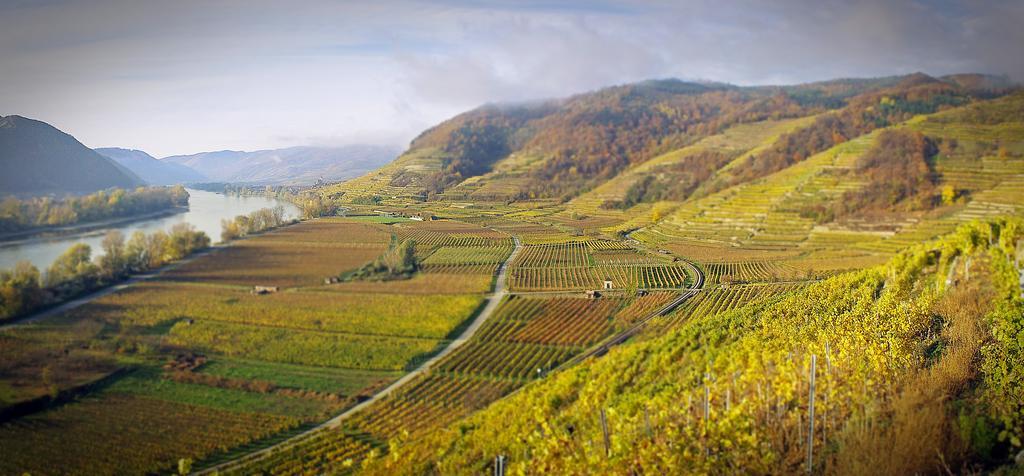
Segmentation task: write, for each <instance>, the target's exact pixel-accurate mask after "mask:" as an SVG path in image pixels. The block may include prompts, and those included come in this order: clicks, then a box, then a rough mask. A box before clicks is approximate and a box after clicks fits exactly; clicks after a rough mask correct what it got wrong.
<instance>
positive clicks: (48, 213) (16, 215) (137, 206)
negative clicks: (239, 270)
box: [0, 185, 188, 232]
mask: <svg viewBox="0 0 1024 476" xmlns="http://www.w3.org/2000/svg"><path fill="white" fill-rule="evenodd" d="M187 205H188V192H186V191H185V188H184V187H182V186H180V185H178V186H174V187H139V188H137V189H135V190H125V189H120V188H115V189H110V190H100V191H98V192H96V193H92V194H89V195H84V196H81V197H67V198H63V199H54V198H52V197H34V198H28V199H19V198H17V197H13V196H9V197H6V198H4V199H3V201H0V232H17V231H26V230H31V229H34V228H42V227H48V226H64V225H74V224H78V223H88V222H92V221H98V220H105V219H110V218H120V217H129V216H133V215H139V214H143V213H152V212H156V211H160V210H166V209H169V208H174V207H183V206H187Z"/></svg>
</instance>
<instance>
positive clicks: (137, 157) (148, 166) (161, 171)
mask: <svg viewBox="0 0 1024 476" xmlns="http://www.w3.org/2000/svg"><path fill="white" fill-rule="evenodd" d="M95 150H96V152H99V153H100V155H103V156H104V157H107V158H109V159H111V160H113V161H115V162H117V163H118V164H121V165H122V166H124V167H125V168H127V169H129V170H131V171H132V172H134V173H135V174H136V175H138V176H139V177H141V178H142V179H143V180H145V181H146V182H147V183H149V184H151V185H174V184H179V183H195V182H205V181H208V179H207V178H206V176H204V175H203V174H201V173H199V172H196V171H195V170H192V169H191V168H189V167H186V166H184V165H181V164H176V163H173V162H166V161H160V160H157V159H156V158H155V157H153V156H152V155H149V154H147V153H146V152H144V151H141V150H135V149H122V148H118V147H104V148H99V149H95Z"/></svg>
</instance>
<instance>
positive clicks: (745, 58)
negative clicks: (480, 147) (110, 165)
mask: <svg viewBox="0 0 1024 476" xmlns="http://www.w3.org/2000/svg"><path fill="white" fill-rule="evenodd" d="M1022 24H1024V1H1021V0H1006V1H1002V0H1000V1H984V0H946V1H937V2H926V1H900V0H888V1H885V0H880V1H845V0H780V1H771V2H768V1H760V0H749V1H728V0H676V1H664V2H662V1H654V0H650V1H644V0H634V1H628V2H625V1H623V2H615V1H602V0H591V1H582V2H569V1H557V0H548V1H530V0H523V1H512V0H504V1H465V0H463V1H455V0H450V1H432V2H414V1H392V0H377V1H367V2H356V1H301V0H293V1H288V2H283V1H273V2H272V1H263V0H237V1H236V0H209V1H190V0H175V1H143V0H126V1H119V0H110V1H87V0H83V1H71V0H40V1H22V0H2V1H0V115H8V114H18V115H22V116H27V117H31V118H34V119H39V120H42V121H46V122H48V123H50V124H53V125H54V126H56V127H58V128H59V129H61V130H64V131H65V132H68V133H70V134H72V135H74V136H75V137H76V138H77V139H79V140H80V141H82V142H83V143H85V144H86V145H88V146H90V147H126V148H135V149H141V150H145V151H147V152H149V153H151V154H152V155H154V156H157V157H163V156H167V155H174V154H189V153H196V152H200V151H209V150H222V149H235V150H256V149H266V148H278V147H288V146H295V145H320V146H332V145H342V144H351V143H369V144H387V145H400V146H404V145H407V144H408V142H409V141H410V140H411V139H412V138H414V137H415V136H416V135H417V134H418V133H419V132H421V131H422V130H424V129H425V128H427V127H430V126H431V125H434V124H437V123H438V122H440V121H443V120H444V119H447V118H449V117H452V116H454V115H456V114H458V113H460V112H463V111H466V110H468V109H472V108H474V107H477V106H479V105H481V104H485V103H490V102H512V101H524V100H533V99H543V98H551V97H561V96H566V95H571V94H575V93H581V92H586V91H590V90H594V89H597V88H600V87H604V86H610V85H615V84H623V83H628V82H633V81H639V80H643V79H652V78H668V77H675V78H680V79H687V80H710V81H720V82H728V83H733V84H737V85H762V84H793V83H801V82H809V81H816V80H825V79H833V78H839V77H873V76H886V75H894V74H906V73H911V72H916V71H922V72H925V73H928V74H933V75H942V74H950V73H957V72H981V73H990V74H1006V75H1009V76H1010V77H1011V78H1013V79H1015V80H1018V81H1020V80H1022V79H1024V54H1022V53H1021V52H1022V51H1024V28H1022V27H1021V25H1022Z"/></svg>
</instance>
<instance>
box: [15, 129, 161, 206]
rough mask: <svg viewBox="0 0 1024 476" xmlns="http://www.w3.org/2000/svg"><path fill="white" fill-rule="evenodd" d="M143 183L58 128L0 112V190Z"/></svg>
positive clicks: (75, 189) (40, 191) (76, 189)
mask: <svg viewBox="0 0 1024 476" xmlns="http://www.w3.org/2000/svg"><path fill="white" fill-rule="evenodd" d="M143 184H144V182H143V180H142V179H141V178H139V177H138V176H137V175H135V174H134V173H132V172H131V171H129V170H128V169H127V168H125V167H122V166H121V165H118V164H117V163H115V162H113V161H111V160H109V159H107V158H106V157H103V156H102V155H100V154H98V153H96V152H95V151H93V150H92V149H90V148H88V147H86V146H85V145H83V144H82V143H81V142H78V140H76V139H75V138H74V137H71V136H70V135H68V134H65V133H64V132H61V131H60V130H58V129H57V128H55V127H53V126H51V125H49V124H47V123H45V122H41V121H36V120H33V119H28V118H25V117H21V116H4V117H0V195H9V194H14V195H44V194H51V193H53V194H64V193H86V192H93V191H96V190H102V189H105V188H110V187H122V188H130V187H136V186H139V185H143Z"/></svg>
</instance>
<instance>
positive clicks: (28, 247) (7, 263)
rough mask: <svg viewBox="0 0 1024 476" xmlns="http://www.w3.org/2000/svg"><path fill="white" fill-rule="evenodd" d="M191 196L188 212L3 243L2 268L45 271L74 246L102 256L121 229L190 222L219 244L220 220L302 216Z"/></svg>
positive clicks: (245, 200)
mask: <svg viewBox="0 0 1024 476" xmlns="http://www.w3.org/2000/svg"><path fill="white" fill-rule="evenodd" d="M187 190H188V194H189V199H188V204H189V207H188V211H186V212H183V213H176V214H174V215H170V216H165V217H161V218H154V219H150V220H140V221H135V222H131V223H122V224H119V225H114V226H110V227H106V228H100V229H95V230H89V231H85V232H77V233H69V234H62V235H59V236H41V237H36V238H28V239H24V240H18V241H16V242H9V243H0V268H8V269H9V268H13V267H14V265H15V263H17V262H18V261H22V260H28V261H31V262H32V264H34V265H36V267H37V268H39V270H40V271H42V270H44V269H46V268H47V267H48V266H50V264H51V263H53V260H54V259H56V258H57V257H58V256H60V254H61V253H63V252H64V251H65V250H67V249H68V248H69V247H71V245H73V244H75V243H85V244H88V245H89V246H91V247H92V252H93V256H96V255H98V254H100V253H101V251H100V242H101V241H103V236H104V235H106V234H107V232H109V231H110V230H120V231H121V233H124V237H125V239H126V240H127V239H128V237H130V236H131V235H132V233H135V231H137V230H141V231H143V232H145V233H152V232H154V231H157V230H164V231H168V230H169V229H170V228H171V226H173V225H174V224H175V223H181V222H188V223H191V224H192V225H194V226H195V227H196V228H197V229H199V230H202V231H204V232H206V234H207V235H208V236H209V237H210V241H211V242H213V243H216V242H218V241H220V231H221V227H220V220H221V219H222V218H233V217H235V216H238V215H244V214H248V213H251V212H254V211H256V210H259V209H261V208H271V207H275V206H277V205H281V206H283V207H284V210H285V218H296V217H298V216H299V210H298V208H297V207H296V206H295V205H293V204H291V203H288V202H285V201H281V200H277V199H275V198H269V197H238V196H228V195H224V194H220V193H213V192H204V191H202V190H193V189H187Z"/></svg>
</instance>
